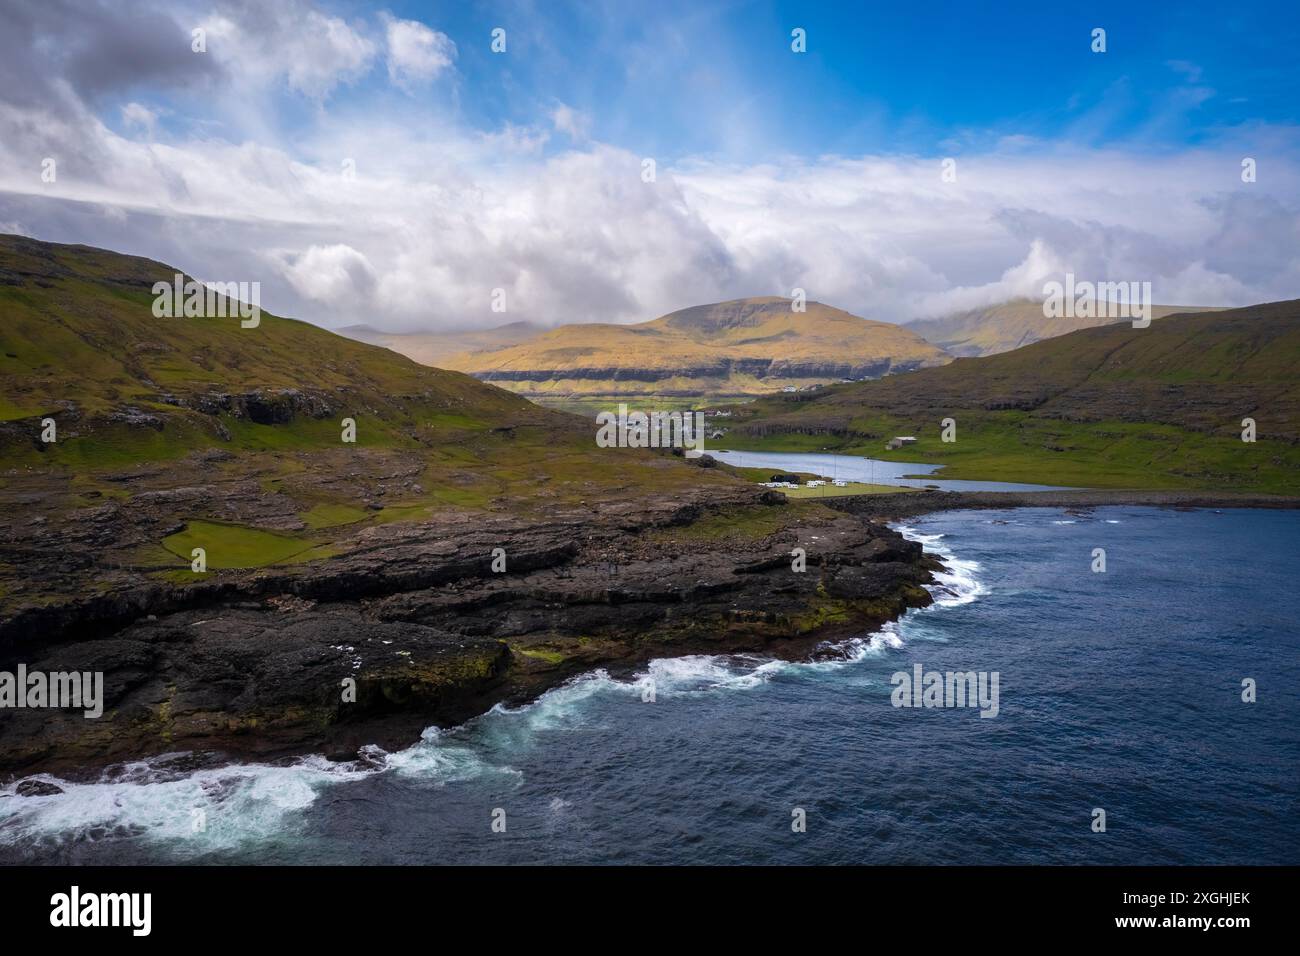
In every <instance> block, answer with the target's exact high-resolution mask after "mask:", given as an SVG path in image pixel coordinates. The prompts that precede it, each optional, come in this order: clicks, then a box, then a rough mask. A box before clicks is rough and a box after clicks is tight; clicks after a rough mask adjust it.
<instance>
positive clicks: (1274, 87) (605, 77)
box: [146, 0, 1300, 161]
mask: <svg viewBox="0 0 1300 956" xmlns="http://www.w3.org/2000/svg"><path fill="white" fill-rule="evenodd" d="M1228 6H1229V5H1224V4H1209V3H1153V4H1145V5H1143V4H1133V3H1115V4H1096V3H1088V4H1078V3H1075V4H1041V3H1009V4H996V5H986V4H975V3H967V4H944V3H926V4H918V3H893V4H886V3H874V4H863V3H806V2H804V3H772V2H740V0H737V2H718V3H700V2H690V3H669V4H654V5H650V4H631V3H625V2H610V3H583V4H579V3H527V4H511V3H491V4H488V3H460V2H457V3H427V2H423V3H420V2H403V3H393V4H388V5H385V6H384V7H383V9H386V10H391V11H392V13H393V15H395V16H397V17H401V18H406V19H411V20H416V21H421V22H424V23H427V24H428V25H430V26H431V27H432V28H434V29H436V30H438V31H440V32H442V33H444V34H446V35H447V36H448V37H449V38H450V39H451V40H452V41H453V42H454V43H455V44H456V49H457V57H456V76H455V77H454V79H453V78H448V80H447V81H446V83H445V84H444V85H443V86H442V87H440V88H439V89H436V90H434V91H431V92H430V93H429V94H427V95H423V96H421V97H416V98H413V97H410V96H408V95H405V94H403V92H402V91H400V90H396V89H393V88H392V87H391V85H390V84H389V83H388V82H387V78H386V77H385V75H384V74H383V70H382V69H381V68H376V69H374V70H372V71H371V72H370V73H369V74H367V75H365V76H363V77H360V78H358V79H356V80H355V81H352V82H349V83H346V84H344V85H342V86H340V87H339V88H338V89H337V90H336V91H335V92H334V94H333V95H332V97H331V98H330V104H329V106H330V109H331V110H332V111H336V112H339V113H346V112H347V111H349V110H365V111H373V110H375V109H376V108H377V107H378V108H379V109H382V110H385V111H388V112H391V113H393V114H395V115H402V116H409V117H411V118H412V120H413V121H418V117H420V116H429V115H436V116H439V117H446V116H448V115H451V116H454V117H455V118H456V119H457V120H458V121H459V122H462V123H464V124H466V125H467V126H470V127H474V128H479V129H493V128H498V127H500V126H502V125H503V124H507V123H509V124H514V125H518V126H526V125H528V124H531V123H534V122H536V121H537V120H538V118H539V116H541V115H543V114H544V113H546V112H548V111H549V110H550V109H552V108H553V107H554V104H555V103H557V102H558V103H564V104H567V105H568V106H570V107H573V108H575V109H577V110H580V111H581V112H582V113H583V114H584V115H585V116H586V118H587V121H588V124H589V125H588V131H589V133H590V135H591V136H592V137H593V138H595V139H598V140H601V141H603V142H609V143H613V144H616V145H619V146H622V147H625V148H627V149H630V150H633V151H636V152H641V153H644V154H647V155H654V156H658V157H663V158H666V159H669V160H673V159H678V158H681V157H684V156H709V157H713V158H720V159H726V160H742V159H743V160H748V161H762V160H765V159H770V158H773V157H776V156H780V155H785V154H791V153H794V154H801V155H816V154H822V153H834V154H839V155H854V154H862V153H920V154H936V153H945V154H947V153H949V152H953V151H955V150H956V149H959V148H962V147H966V148H971V147H975V148H978V147H981V146H985V145H987V144H988V143H989V142H991V141H993V140H995V139H997V138H1000V137H1009V136H1017V137H1029V138H1032V139H1040V140H1048V139H1058V138H1065V139H1068V140H1070V141H1071V142H1074V143H1077V144H1080V145H1095V146H1104V145H1108V144H1114V143H1125V144H1135V145H1140V146H1142V147H1145V148H1150V149H1155V150H1159V149H1176V148H1179V147H1181V146H1187V145H1195V144H1199V143H1202V142H1205V141H1207V140H1214V139H1216V138H1218V137H1221V136H1222V135H1223V133H1224V131H1225V130H1226V129H1232V128H1235V127H1241V126H1243V125H1249V124H1257V123H1265V124H1291V125H1294V124H1296V123H1297V114H1296V110H1297V104H1298V103H1300V70H1297V69H1296V66H1295V61H1296V56H1297V54H1296V51H1297V50H1300V14H1297V13H1296V10H1295V6H1294V4H1284V3H1261V4H1250V5H1245V4H1240V5H1230V8H1229V9H1224V8H1225V7H1228ZM328 8H329V9H331V10H332V11H333V12H335V13H337V14H338V15H340V16H342V17H343V18H345V19H354V20H360V19H364V18H365V17H367V16H370V15H372V14H373V12H374V10H375V9H377V8H376V7H375V6H374V5H367V4H359V3H334V4H330V5H328ZM498 26H500V27H503V28H504V29H506V31H507V51H508V52H507V55H505V56H501V55H494V54H493V53H492V52H491V51H490V50H489V47H488V42H489V34H490V31H491V30H492V29H493V28H494V27H498ZM795 27H801V28H803V29H804V30H806V32H807V38H808V49H807V52H806V53H805V54H803V55H799V56H796V55H792V54H791V51H790V42H791V41H790V31H791V30H792V29H793V28H795ZM1095 27H1102V28H1104V29H1105V30H1106V31H1107V37H1106V40H1107V50H1106V52H1105V54H1095V53H1093V52H1092V51H1091V49H1090V46H1091V31H1092V30H1093V28H1095ZM155 95H156V96H157V98H158V99H159V100H160V101H165V100H167V99H168V97H169V95H170V94H169V93H168V91H157V92H156V93H155ZM146 99H147V97H146ZM279 107H280V109H281V117H282V121H283V122H284V123H285V125H286V127H289V128H292V127H293V126H294V125H295V124H299V123H311V122H313V121H314V119H315V117H314V115H313V112H314V110H313V104H311V103H310V102H305V101H303V100H302V99H301V98H299V97H294V96H292V95H291V94H286V95H285V96H284V97H282V98H280V102H279ZM562 146H563V144H561V143H556V144H552V145H551V148H553V149H554V148H562Z"/></svg>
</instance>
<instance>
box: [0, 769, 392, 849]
mask: <svg viewBox="0 0 1300 956" xmlns="http://www.w3.org/2000/svg"><path fill="white" fill-rule="evenodd" d="M175 756H176V755H174V754H173V755H166V756H162V757H157V758H153V759H150V760H141V761H136V762H133V763H130V764H126V765H124V766H118V767H115V768H111V770H110V771H106V772H105V773H104V774H102V775H101V776H100V778H99V779H98V780H96V781H94V782H89V783H86V782H73V781H68V780H62V779H60V778H58V777H55V776H52V775H49V774H42V775H40V776H38V777H35V778H32V779H35V780H39V781H42V782H45V783H50V784H54V785H56V786H58V787H59V788H60V789H61V790H62V791H63V792H62V793H57V794H49V795H47V796H18V795H17V793H16V786H17V785H16V784H11V785H9V786H6V787H3V788H0V846H22V847H27V848H30V849H32V850H36V851H39V850H40V849H41V848H43V847H51V848H52V847H54V846H56V845H60V844H69V843H95V842H98V841H106V840H113V839H121V838H138V839H142V840H161V841H166V842H168V843H169V844H170V845H171V846H172V847H174V848H175V850H176V852H177V853H178V854H179V855H182V856H185V855H198V854H202V853H206V852H210V851H215V850H223V849H232V848H235V847H237V846H239V845H241V844H244V843H248V842H260V841H265V840H269V839H273V838H275V837H280V836H283V835H284V834H285V832H286V828H287V827H290V826H291V825H292V821H293V820H294V819H297V818H300V817H301V813H302V811H303V810H304V809H306V808H307V807H309V806H310V805H311V804H312V803H313V802H314V801H315V800H316V797H317V795H318V794H319V793H320V792H321V790H323V789H324V788H325V787H327V786H330V785H332V784H337V783H340V782H343V781H346V780H356V779H360V778H362V777H364V776H366V775H367V774H370V773H374V772H375V769H376V768H375V767H374V766H373V765H372V764H370V763H369V762H367V761H355V762H349V763H332V762H330V761H328V760H326V759H325V758H324V757H319V756H310V757H303V758H301V759H299V760H295V761H293V762H291V763H287V764H283V765H267V764H232V765H228V766H224V767H216V768H206V769H201V770H195V771H191V772H188V773H178V772H177V771H176V770H175V769H173V768H172V767H171V766H170V764H171V762H172V760H173V759H174V758H175Z"/></svg>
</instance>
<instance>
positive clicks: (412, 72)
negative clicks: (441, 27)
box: [383, 14, 456, 89]
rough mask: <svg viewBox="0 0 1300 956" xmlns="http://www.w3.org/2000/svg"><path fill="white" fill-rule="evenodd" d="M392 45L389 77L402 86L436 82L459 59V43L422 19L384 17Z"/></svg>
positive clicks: (389, 53)
mask: <svg viewBox="0 0 1300 956" xmlns="http://www.w3.org/2000/svg"><path fill="white" fill-rule="evenodd" d="M383 21H384V27H385V34H386V38H387V43H388V78H389V79H390V80H391V81H392V82H393V83H395V84H396V85H398V86H401V87H403V88H408V89H409V88H410V87H411V86H412V85H413V84H415V83H419V82H426V81H428V80H431V79H433V78H434V77H436V76H437V75H438V74H439V73H441V72H442V71H443V70H446V69H448V68H450V67H451V64H452V61H453V60H455V59H456V44H455V43H453V42H452V40H451V37H449V36H447V34H445V33H439V32H438V31H437V30H432V29H430V28H429V27H427V26H425V25H424V24H423V23H420V22H419V21H418V20H398V19H396V18H394V17H392V16H390V15H389V14H384V15H383Z"/></svg>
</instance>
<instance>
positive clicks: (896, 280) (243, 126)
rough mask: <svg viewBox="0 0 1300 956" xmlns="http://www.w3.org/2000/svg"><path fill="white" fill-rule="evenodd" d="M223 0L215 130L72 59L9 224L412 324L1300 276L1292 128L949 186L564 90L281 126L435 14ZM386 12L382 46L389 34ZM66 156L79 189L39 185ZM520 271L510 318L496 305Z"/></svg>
mask: <svg viewBox="0 0 1300 956" xmlns="http://www.w3.org/2000/svg"><path fill="white" fill-rule="evenodd" d="M221 10H222V12H221V13H219V14H213V15H211V16H209V17H208V18H207V20H206V21H203V22H207V23H208V24H211V25H212V30H211V32H210V34H209V45H208V48H209V51H210V53H209V55H210V56H212V57H215V58H217V61H218V62H219V63H220V65H221V69H220V70H219V71H214V72H213V75H212V76H210V77H209V78H208V79H207V80H205V82H210V83H212V84H214V85H213V86H212V88H211V89H210V90H207V91H205V97H206V98H205V100H204V102H205V103H211V104H212V112H211V115H204V116H202V117H200V118H201V119H202V120H203V121H204V124H205V125H201V126H199V125H195V126H193V127H184V126H182V127H181V129H182V131H181V132H177V131H176V130H175V129H171V128H170V127H172V126H173V125H174V124H175V121H176V120H177V116H176V115H175V114H174V113H173V112H168V113H165V114H164V115H163V116H162V117H154V116H153V114H152V111H151V110H149V109H148V108H146V107H143V106H141V105H140V104H138V103H130V102H128V103H127V104H126V105H125V107H123V113H122V115H123V119H124V121H126V122H127V123H128V125H130V127H131V129H132V130H133V135H132V136H130V137H126V136H120V135H118V134H117V133H115V132H114V131H113V130H112V129H110V128H108V126H107V125H105V123H104V122H102V121H101V120H100V119H99V118H98V116H97V115H96V113H95V112H94V111H93V110H91V109H90V108H89V107H88V106H86V105H85V104H84V103H82V102H81V101H80V100H79V99H78V98H77V94H76V93H74V92H73V91H72V88H71V87H70V86H69V85H67V84H62V85H60V83H61V81H60V80H59V79H58V78H57V77H55V78H53V79H50V78H48V77H44V75H43V74H40V73H36V74H33V75H35V76H38V77H40V78H42V82H43V83H44V84H45V87H43V88H42V90H41V91H40V92H41V95H40V96H32V97H21V96H6V93H5V91H4V90H0V221H8V222H10V223H12V224H15V225H16V224H19V223H21V224H22V226H23V227H24V231H27V232H30V233H33V234H35V235H38V236H40V237H42V238H49V239H53V240H57V241H77V242H89V243H92V244H97V245H103V246H107V247H109V248H114V249H118V250H120V251H123V252H129V253H133V254H144V255H150V256H152V257H154V258H158V259H162V260H164V261H166V262H169V263H170V264H173V265H176V266H178V267H181V268H185V269H187V270H189V271H191V272H194V273H196V274H199V275H202V276H205V277H210V278H213V279H217V280H221V281H231V280H247V281H251V280H260V281H262V286H263V288H262V292H263V299H262V301H263V304H264V306H265V307H266V308H268V309H270V310H271V311H274V312H279V313H281V314H288V315H296V316H300V317H303V318H306V319H309V320H313V321H319V322H321V323H322V324H326V325H342V324H349V323H352V322H357V321H367V322H371V323H372V324H374V325H378V326H385V327H388V328H391V329H414V328H431V327H453V326H474V325H478V326H486V325H492V324H500V323H501V322H503V321H504V322H509V321H515V320H519V319H528V320H534V321H539V322H544V323H546V322H572V321H578V322H584V321H613V322H629V321H640V320H644V319H647V318H651V317H653V316H655V315H658V314H661V313H664V312H667V311H671V310H673V309H676V308H681V307H683V306H687V305H692V304H697V303H701V302H707V301H716V300H719V299H725V298H732V297H739V296H749V295H768V294H789V292H790V290H791V289H792V288H794V287H796V286H798V287H801V288H804V289H806V290H807V292H808V295H809V296H810V297H811V298H814V299H818V300H821V301H825V302H828V303H831V304H834V305H837V306H840V307H843V308H847V309H850V310H852V311H855V312H858V313H860V314H863V315H867V316H870V317H873V318H881V319H888V320H905V319H908V318H912V317H920V316H924V315H934V314H938V313H941V312H944V311H948V310H952V309H959V308H970V307H972V306H974V305H981V304H987V303H991V302H996V301H1000V300H1003V299H1006V298H1009V297H1012V296H1015V295H1024V294H1034V293H1035V292H1036V290H1038V289H1041V285H1042V282H1043V281H1045V280H1046V279H1047V278H1051V277H1054V276H1055V275H1057V274H1059V273H1062V272H1065V271H1072V272H1074V273H1075V274H1076V275H1077V276H1080V277H1084V278H1090V279H1094V280H1108V281H1120V280H1138V281H1150V282H1152V284H1153V291H1154V294H1155V296H1156V298H1157V300H1158V301H1164V302H1173V303H1178V304H1246V303H1248V302H1252V301H1264V300H1270V299H1281V298H1292V297H1295V296H1297V294H1300V287H1298V286H1300V198H1298V197H1300V161H1297V158H1296V157H1297V155H1300V151H1298V150H1297V149H1296V148H1295V147H1296V142H1297V134H1296V132H1295V131H1294V130H1289V129H1281V130H1279V129H1269V128H1252V129H1244V130H1236V131H1232V132H1231V134H1230V136H1229V135H1228V134H1225V138H1224V139H1223V140H1221V141H1220V142H1221V145H1207V146H1205V147H1202V148H1199V149H1195V150H1184V151H1182V152H1174V151H1166V152H1162V153H1160V154H1158V155H1153V154H1150V153H1144V152H1139V151H1136V150H1134V151H1126V150H1123V149H1109V150H1102V149H1086V148H1082V147H1077V146H1073V147H1072V146H1065V145H1061V144H1059V143H1050V142H1044V141H1041V140H1029V139H1025V138H1015V137H1009V138H1005V139H1003V140H1002V141H1001V142H996V141H994V145H993V146H991V147H989V148H987V149H986V150H985V151H982V152H976V151H973V149H972V148H971V147H970V146H969V145H968V146H967V147H966V149H965V150H964V151H955V152H954V154H955V155H956V156H957V181H956V182H952V183H945V182H943V181H942V179H941V176H940V172H941V167H940V160H941V159H942V158H943V154H941V155H936V156H932V157H919V156H887V155H878V156H859V157H839V156H822V157H807V158H798V157H793V158H789V159H787V160H784V161H782V162H779V163H769V164H750V165H737V164H723V163H719V162H716V161H710V160H705V159H682V160H678V161H676V162H670V161H669V160H667V159H664V160H662V161H661V162H660V164H659V167H658V171H657V172H658V176H657V180H656V182H653V183H646V182H643V181H642V179H641V172H642V169H641V157H640V156H639V155H637V154H634V153H633V152H631V151H629V150H624V149H621V148H617V147H615V146H611V145H608V144H604V143H600V142H598V141H593V140H591V139H589V138H588V136H589V128H590V127H589V121H588V119H587V117H586V116H585V115H584V114H582V113H580V112H579V111H577V110H575V109H573V108H571V107H569V106H568V105H566V104H563V103H559V104H557V105H555V106H554V107H552V108H551V109H550V110H549V115H543V116H541V117H539V123H538V125H511V124H505V125H503V126H501V127H500V128H499V129H498V130H497V131H496V132H491V133H484V132H482V131H479V130H475V129H471V128H467V127H466V126H465V125H463V124H461V123H458V122H457V121H456V120H455V119H454V118H451V115H452V114H451V113H450V111H447V114H442V113H431V114H425V113H421V114H419V115H420V122H418V123H412V122H409V121H407V117H405V116H392V115H385V114H384V113H382V112H380V111H374V112H366V111H355V110H338V111H334V110H332V109H319V110H315V111H314V115H312V116H309V117H308V119H309V120H311V121H310V122H306V123H303V122H301V119H302V117H295V119H297V120H299V122H296V123H295V125H294V126H293V129H292V133H288V132H284V131H282V129H281V128H280V127H279V126H278V120H279V115H278V113H277V108H276V107H277V105H279V104H277V103H276V102H275V101H274V100H272V99H271V97H270V95H269V94H268V90H271V89H279V88H285V87H287V88H291V89H293V90H295V91H297V92H298V93H304V94H307V95H308V96H310V97H313V98H318V99H320V98H324V97H326V96H328V93H329V91H330V90H332V89H334V88H335V86H337V85H338V84H339V83H343V82H346V81H348V80H349V79H351V78H356V77H358V76H360V75H361V72H362V71H364V70H365V69H366V68H367V65H368V64H370V63H371V61H372V60H373V59H374V57H375V56H376V55H377V51H378V50H379V49H380V45H381V44H382V46H383V49H385V50H386V51H387V53H386V55H387V56H388V58H389V60H390V68H394V69H397V70H398V74H397V75H398V76H400V77H404V78H411V79H415V78H418V77H419V75H420V70H422V69H431V68H432V67H431V65H430V64H432V63H433V62H435V61H436V59H437V56H438V54H436V53H435V51H436V50H438V49H439V47H438V45H437V44H436V43H435V44H433V45H430V44H428V43H425V42H424V41H422V40H413V41H412V42H411V43H409V44H408V43H407V40H408V39H411V37H414V36H417V35H418V36H424V34H422V33H420V31H419V30H414V28H413V27H412V28H408V27H406V26H401V25H403V24H410V23H412V22H413V21H398V20H394V19H392V18H389V19H388V20H386V21H384V20H372V21H370V25H369V26H368V25H367V23H366V22H357V23H348V22H345V21H343V20H342V19H339V18H337V17H332V16H328V15H326V14H322V13H320V12H318V11H316V10H315V9H314V8H311V7H308V6H306V4H305V3H301V2H298V3H290V4H289V5H287V6H286V5H277V6H276V7H275V8H274V9H273V10H271V9H267V8H264V7H263V6H261V5H257V4H248V5H242V6H222V7H221ZM187 22H188V21H187ZM195 22H201V21H198V20H196V21H195ZM377 23H382V24H384V25H385V27H386V29H385V30H384V31H383V33H384V38H383V40H382V41H378V42H376V41H372V40H371V39H369V38H368V36H367V33H368V32H369V31H370V30H371V29H372V28H373V29H377V27H376V24H377ZM395 25H396V26H397V27H398V30H397V34H398V35H399V36H402V37H406V39H399V41H398V42H396V43H394V41H393V32H392V28H393V27H394V26H395ZM419 26H421V28H422V29H423V30H427V31H428V33H429V34H432V35H436V36H441V34H434V31H432V30H431V29H429V28H427V27H423V26H422V25H419ZM178 29H179V28H178ZM186 35H187V32H178V36H181V37H182V38H183V37H184V36H186ZM448 42H450V41H448ZM19 49H21V47H19ZM401 51H405V52H401ZM189 55H190V54H188V52H187V53H186V56H189ZM447 55H448V62H449V63H450V55H451V54H450V53H448V54H447ZM394 57H396V59H394ZM403 64H404V65H403ZM420 64H423V66H421V65H420ZM190 66H191V64H190V63H189V61H188V60H182V61H181V64H180V65H178V66H176V67H175V69H176V70H179V71H181V72H182V73H184V71H185V70H187V69H188V68H190ZM448 68H449V66H447V65H444V66H441V67H439V68H438V69H441V70H446V69H448ZM223 84H224V85H223ZM46 88H49V89H54V90H56V91H58V93H59V96H58V97H57V98H55V97H54V96H53V95H52V94H50V95H47V94H46V92H45V89H46ZM209 94H210V95H209ZM132 95H140V94H135V93H133V94H132ZM290 98H292V97H290ZM394 99H401V98H394ZM150 102H153V101H152V100H151V101H150ZM322 105H323V104H322ZM412 108H414V107H412ZM179 111H180V107H177V110H176V112H177V113H179ZM307 112H309V113H310V112H313V111H307ZM164 127H167V129H164ZM140 129H149V130H152V132H150V133H148V134H147V135H145V136H139V135H136V134H135V132H134V131H137V130H140ZM190 129H192V130H194V131H193V132H188V130H190ZM559 134H564V136H560V135H559ZM557 141H558V142H560V143H564V144H566V145H567V146H568V147H569V149H568V151H567V152H560V153H556V152H555V150H556V149H557ZM956 145H958V146H959V145H960V144H956ZM1243 155H1249V156H1252V157H1254V158H1256V159H1257V160H1258V162H1259V169H1260V177H1259V181H1258V182H1256V183H1251V184H1245V183H1242V182H1241V180H1240V162H1241V157H1242V156H1243ZM46 156H50V157H56V158H57V160H58V170H59V176H58V180H57V182H55V183H45V182H43V181H42V180H41V177H40V160H41V158H42V157H46ZM344 157H347V158H351V159H354V160H355V163H356V167H355V168H356V176H355V179H351V180H349V179H345V178H344V177H343V176H342V173H341V161H342V159H343V158H344ZM495 288H503V289H505V290H506V293H507V298H506V301H507V305H508V308H509V311H508V312H507V313H506V314H504V315H502V314H500V313H494V312H492V311H491V309H490V303H491V296H492V290H493V289H495Z"/></svg>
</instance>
